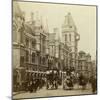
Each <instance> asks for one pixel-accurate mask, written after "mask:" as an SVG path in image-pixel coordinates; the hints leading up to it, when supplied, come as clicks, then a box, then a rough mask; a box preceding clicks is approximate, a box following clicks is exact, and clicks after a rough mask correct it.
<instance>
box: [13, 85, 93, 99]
mask: <svg viewBox="0 0 100 100" xmlns="http://www.w3.org/2000/svg"><path fill="white" fill-rule="evenodd" d="M88 94H92V90H91V87H90V85H88V86H87V88H86V89H85V90H82V89H81V88H80V87H79V86H77V85H76V86H74V89H73V90H63V89H62V86H59V88H58V89H57V90H46V87H43V88H42V89H40V90H37V92H36V93H30V92H21V93H18V94H14V93H13V99H24V98H36V97H51V96H71V95H88Z"/></svg>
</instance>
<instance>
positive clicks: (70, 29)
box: [62, 13, 80, 69]
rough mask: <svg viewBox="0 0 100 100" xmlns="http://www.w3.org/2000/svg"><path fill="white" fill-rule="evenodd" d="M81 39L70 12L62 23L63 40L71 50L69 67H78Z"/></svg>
mask: <svg viewBox="0 0 100 100" xmlns="http://www.w3.org/2000/svg"><path fill="white" fill-rule="evenodd" d="M79 39H80V36H79V34H78V33H77V28H76V26H75V23H74V21H73V18H72V16H71V13H68V14H67V15H66V16H65V20H64V23H63V25H62V40H63V43H64V44H66V45H67V46H68V47H69V48H70V49H71V52H70V53H69V60H68V62H69V64H68V67H74V68H75V69H77V66H78V56H77V52H78V41H79Z"/></svg>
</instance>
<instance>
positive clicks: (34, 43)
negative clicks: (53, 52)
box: [32, 40, 36, 48]
mask: <svg viewBox="0 0 100 100" xmlns="http://www.w3.org/2000/svg"><path fill="white" fill-rule="evenodd" d="M35 47H36V40H34V41H32V48H35Z"/></svg>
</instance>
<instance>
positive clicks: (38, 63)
mask: <svg viewBox="0 0 100 100" xmlns="http://www.w3.org/2000/svg"><path fill="white" fill-rule="evenodd" d="M13 6H14V7H13V8H14V9H13V70H14V79H15V80H16V79H17V82H19V83H20V85H22V84H23V82H24V81H25V79H26V78H27V77H26V76H28V77H29V78H30V76H31V74H32V72H33V71H45V70H46V68H47V64H46V52H47V50H48V41H47V40H48V33H47V31H46V29H45V28H44V26H43V24H42V21H41V19H39V18H36V20H34V13H31V14H30V17H31V19H30V20H29V21H28V22H26V20H25V13H24V12H22V11H21V9H20V6H19V5H18V2H13ZM36 17H37V16H36ZM25 75H26V76H25ZM16 76H17V77H16ZM15 77H16V78H15ZM15 82H16V81H15Z"/></svg>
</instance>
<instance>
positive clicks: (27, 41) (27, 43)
mask: <svg viewBox="0 0 100 100" xmlns="http://www.w3.org/2000/svg"><path fill="white" fill-rule="evenodd" d="M25 42H26V46H27V47H28V46H29V39H28V38H26V40H25Z"/></svg>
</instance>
